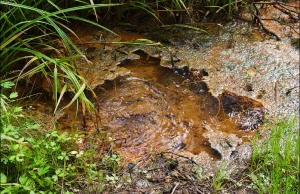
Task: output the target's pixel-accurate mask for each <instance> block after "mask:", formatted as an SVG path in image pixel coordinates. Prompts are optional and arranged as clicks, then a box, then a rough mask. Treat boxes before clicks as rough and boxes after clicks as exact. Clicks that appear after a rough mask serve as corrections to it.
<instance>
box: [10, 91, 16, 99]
mask: <svg viewBox="0 0 300 194" xmlns="http://www.w3.org/2000/svg"><path fill="white" fill-rule="evenodd" d="M16 97H18V92H13V93H11V94H10V95H9V98H10V99H13V98H16Z"/></svg>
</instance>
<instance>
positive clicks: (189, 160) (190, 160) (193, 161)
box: [162, 152, 200, 166]
mask: <svg viewBox="0 0 300 194" xmlns="http://www.w3.org/2000/svg"><path fill="white" fill-rule="evenodd" d="M162 153H163V154H173V155H175V156H178V157H181V158H184V159H187V160H189V161H191V162H192V163H193V164H196V165H197V166H200V165H199V164H198V163H197V162H195V161H194V160H193V159H191V158H189V157H186V156H182V155H179V154H176V153H174V152H162Z"/></svg>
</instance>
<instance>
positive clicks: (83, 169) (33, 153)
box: [0, 82, 103, 194]
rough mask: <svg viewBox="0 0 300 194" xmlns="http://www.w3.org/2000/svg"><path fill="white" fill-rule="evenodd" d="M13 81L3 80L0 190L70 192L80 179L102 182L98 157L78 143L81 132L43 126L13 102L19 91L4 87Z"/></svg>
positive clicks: (0, 97)
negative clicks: (46, 128)
mask: <svg viewBox="0 0 300 194" xmlns="http://www.w3.org/2000/svg"><path fill="white" fill-rule="evenodd" d="M13 85H14V84H13V83H12V82H4V83H2V84H1V86H2V88H4V91H2V93H1V96H0V102H1V113H2V114H1V116H0V119H1V127H0V136H1V138H0V140H1V147H0V153H1V165H0V176H1V188H0V191H1V194H2V193H3V194H4V193H35V192H39V193H44V192H47V193H58V192H63V193H68V192H71V191H75V190H76V187H77V185H78V182H87V180H92V181H97V182H98V183H99V184H101V182H99V181H102V179H103V177H102V176H103V175H102V174H101V170H99V169H98V168H97V165H96V164H97V160H93V159H94V158H92V160H88V158H91V153H92V152H90V150H85V151H83V150H79V148H77V146H76V143H75V142H76V140H78V139H79V138H81V136H80V135H78V134H74V135H70V134H68V133H60V132H59V131H57V130H55V129H53V130H51V129H48V130H47V131H46V132H45V131H44V130H42V127H41V126H40V125H39V124H38V123H37V122H35V121H34V120H32V119H30V118H28V117H26V116H25V115H24V112H23V111H22V108H21V107H19V106H16V105H14V104H15V102H14V101H15V99H16V98H17V93H15V92H12V93H10V92H7V91H5V89H9V88H11V87H12V86H13ZM12 103H14V104H12ZM91 172H93V173H91Z"/></svg>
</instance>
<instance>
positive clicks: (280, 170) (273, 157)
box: [250, 119, 300, 194]
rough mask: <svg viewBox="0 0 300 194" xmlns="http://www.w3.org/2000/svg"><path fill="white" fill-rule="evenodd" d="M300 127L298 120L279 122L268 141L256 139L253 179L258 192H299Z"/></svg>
mask: <svg viewBox="0 0 300 194" xmlns="http://www.w3.org/2000/svg"><path fill="white" fill-rule="evenodd" d="M298 127H299V126H297V119H289V120H286V121H280V122H278V123H276V124H275V125H274V126H273V127H271V133H270V137H269V138H268V139H267V140H265V141H264V142H262V143H259V141H256V142H254V144H253V145H254V150H253V154H252V161H251V168H250V178H251V180H252V181H253V183H254V184H255V188H256V190H257V191H258V192H259V193H288V194H291V193H299V178H300V177H299V170H300V169H299V147H300V139H299V131H298V130H299V128H298Z"/></svg>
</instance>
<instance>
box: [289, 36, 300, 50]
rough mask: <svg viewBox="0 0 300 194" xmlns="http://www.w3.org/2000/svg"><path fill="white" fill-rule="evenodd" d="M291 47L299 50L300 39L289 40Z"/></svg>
mask: <svg viewBox="0 0 300 194" xmlns="http://www.w3.org/2000/svg"><path fill="white" fill-rule="evenodd" d="M291 45H292V46H293V47H295V48H296V49H300V38H293V39H292V40H291Z"/></svg>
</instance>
